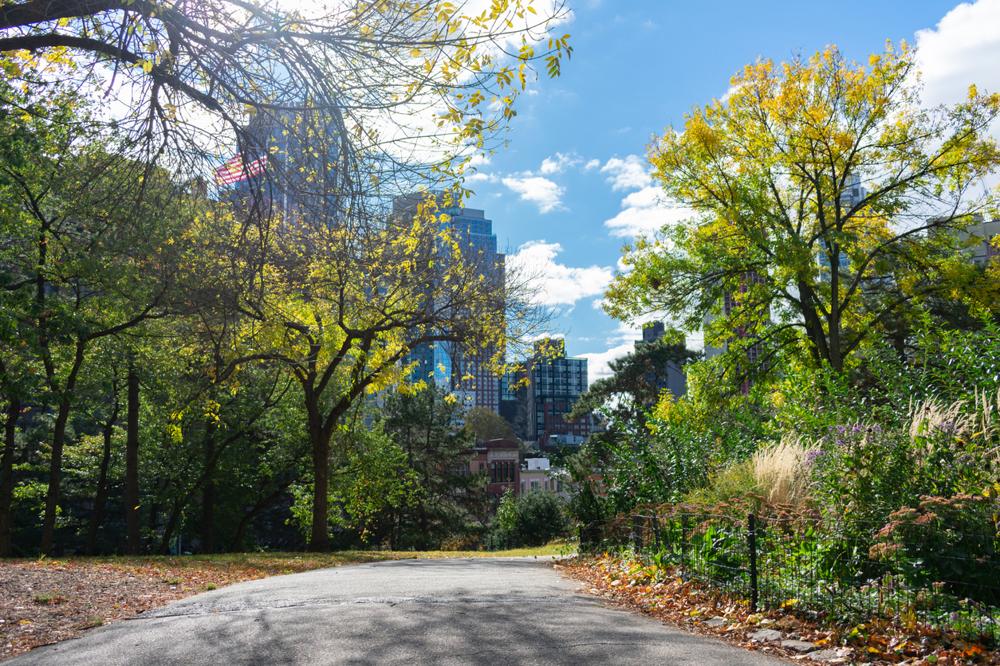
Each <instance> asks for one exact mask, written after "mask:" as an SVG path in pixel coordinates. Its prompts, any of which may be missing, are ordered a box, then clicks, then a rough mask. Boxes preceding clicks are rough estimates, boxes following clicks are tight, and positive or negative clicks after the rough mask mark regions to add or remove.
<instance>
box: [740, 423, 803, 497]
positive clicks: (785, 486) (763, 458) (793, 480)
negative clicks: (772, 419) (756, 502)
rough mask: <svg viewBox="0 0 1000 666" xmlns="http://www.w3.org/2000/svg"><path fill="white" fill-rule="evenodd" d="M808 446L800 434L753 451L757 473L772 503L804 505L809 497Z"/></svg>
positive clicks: (765, 494) (756, 475)
mask: <svg viewBox="0 0 1000 666" xmlns="http://www.w3.org/2000/svg"><path fill="white" fill-rule="evenodd" d="M808 450H809V447H807V446H806V445H804V444H803V443H802V442H801V440H799V439H798V438H792V437H785V438H783V439H782V440H781V441H780V442H779V443H777V444H775V445H772V446H769V447H767V448H766V449H761V450H759V451H757V452H756V453H755V454H754V455H753V458H752V459H751V469H752V470H753V477H754V480H755V481H756V484H757V487H758V489H759V491H760V493H761V494H762V495H763V497H764V499H765V500H766V501H767V503H768V504H771V505H780V506H802V505H804V504H805V503H806V501H807V500H808V498H809V469H808V468H807V467H806V452H807V451H808Z"/></svg>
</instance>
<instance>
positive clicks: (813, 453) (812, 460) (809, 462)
mask: <svg viewBox="0 0 1000 666" xmlns="http://www.w3.org/2000/svg"><path fill="white" fill-rule="evenodd" d="M825 455H826V451H823V450H822V449H809V450H808V451H806V459H805V465H806V467H812V466H813V465H815V464H816V461H817V460H819V459H820V458H822V457H823V456H825Z"/></svg>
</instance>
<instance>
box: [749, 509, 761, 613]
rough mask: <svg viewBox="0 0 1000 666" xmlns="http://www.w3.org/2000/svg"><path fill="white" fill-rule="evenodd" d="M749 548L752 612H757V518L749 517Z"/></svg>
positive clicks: (752, 515)
mask: <svg viewBox="0 0 1000 666" xmlns="http://www.w3.org/2000/svg"><path fill="white" fill-rule="evenodd" d="M747 547H748V550H749V551H750V612H751V613H756V612H757V602H758V601H759V598H758V594H759V592H758V589H757V516H755V515H754V514H752V513H751V514H749V515H748V516H747Z"/></svg>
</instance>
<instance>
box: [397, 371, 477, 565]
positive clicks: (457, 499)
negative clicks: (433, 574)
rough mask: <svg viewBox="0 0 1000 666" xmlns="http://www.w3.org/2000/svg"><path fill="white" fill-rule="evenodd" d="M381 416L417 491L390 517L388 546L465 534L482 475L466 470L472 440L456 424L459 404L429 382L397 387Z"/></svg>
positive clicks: (436, 543) (433, 542) (434, 543)
mask: <svg viewBox="0 0 1000 666" xmlns="http://www.w3.org/2000/svg"><path fill="white" fill-rule="evenodd" d="M469 411H470V412H471V411H472V410H469ZM383 414H384V418H385V431H386V434H387V435H389V436H390V437H391V438H392V440H393V441H394V442H395V443H396V444H397V445H398V446H399V447H400V448H401V449H402V450H403V451H404V452H405V453H406V463H407V466H408V467H409V468H410V469H412V470H413V471H414V473H415V476H416V480H417V487H418V488H419V491H420V492H419V493H418V494H417V496H416V498H415V501H414V503H413V505H412V506H411V507H408V508H407V509H406V510H405V511H400V512H397V514H396V516H395V525H394V533H393V540H392V541H393V545H394V547H396V548H399V547H412V546H416V547H421V548H428V547H440V546H441V543H442V541H443V540H444V539H445V538H448V537H461V536H465V535H464V534H463V532H464V531H466V530H467V529H468V526H469V523H470V522H472V520H473V519H474V517H475V516H476V515H478V511H477V509H478V508H479V506H478V505H479V504H480V500H484V499H485V498H486V493H485V488H484V487H483V483H482V482H483V480H484V479H483V478H482V476H481V475H478V474H470V473H469V460H470V457H471V455H472V446H473V443H474V442H473V439H472V437H471V436H470V435H469V434H468V431H467V430H466V429H465V428H463V427H462V426H461V425H460V420H461V418H462V416H463V414H462V406H461V404H459V402H458V401H457V400H455V398H454V396H452V395H449V394H448V393H446V392H444V391H443V390H441V389H440V388H438V387H437V386H434V385H431V386H427V387H425V388H421V389H417V390H413V389H412V388H409V387H408V386H406V385H403V386H401V387H400V390H397V391H394V392H392V393H390V394H389V395H388V396H387V397H386V401H385V407H384V410H383ZM464 416H465V417H466V425H468V420H467V419H468V412H467V413H466V414H465V415H464Z"/></svg>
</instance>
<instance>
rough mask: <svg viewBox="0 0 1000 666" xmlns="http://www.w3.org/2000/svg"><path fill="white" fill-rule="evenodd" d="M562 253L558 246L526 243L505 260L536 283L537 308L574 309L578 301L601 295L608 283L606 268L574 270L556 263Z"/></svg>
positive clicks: (542, 242)
mask: <svg viewBox="0 0 1000 666" xmlns="http://www.w3.org/2000/svg"><path fill="white" fill-rule="evenodd" d="M562 249H563V248H562V245H560V244H559V243H547V242H545V241H544V240H539V241H530V242H528V243H525V244H524V245H522V246H521V247H519V248H517V252H516V253H514V254H512V255H508V256H507V265H508V266H510V267H511V268H512V269H513V270H515V271H518V272H521V273H522V274H524V275H525V276H526V277H528V278H533V279H534V280H535V281H536V284H537V286H538V292H537V293H536V294H535V297H534V301H535V303H536V304H538V305H544V306H555V305H574V304H575V303H576V302H577V301H579V300H580V299H583V298H590V297H592V296H598V295H600V294H603V293H604V289H605V288H606V287H607V286H608V284H609V283H610V282H611V269H610V268H608V267H607V266H597V265H594V266H585V267H575V266H566V265H565V264H561V263H559V262H558V261H556V257H557V256H558V255H559V253H560V252H562Z"/></svg>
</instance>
